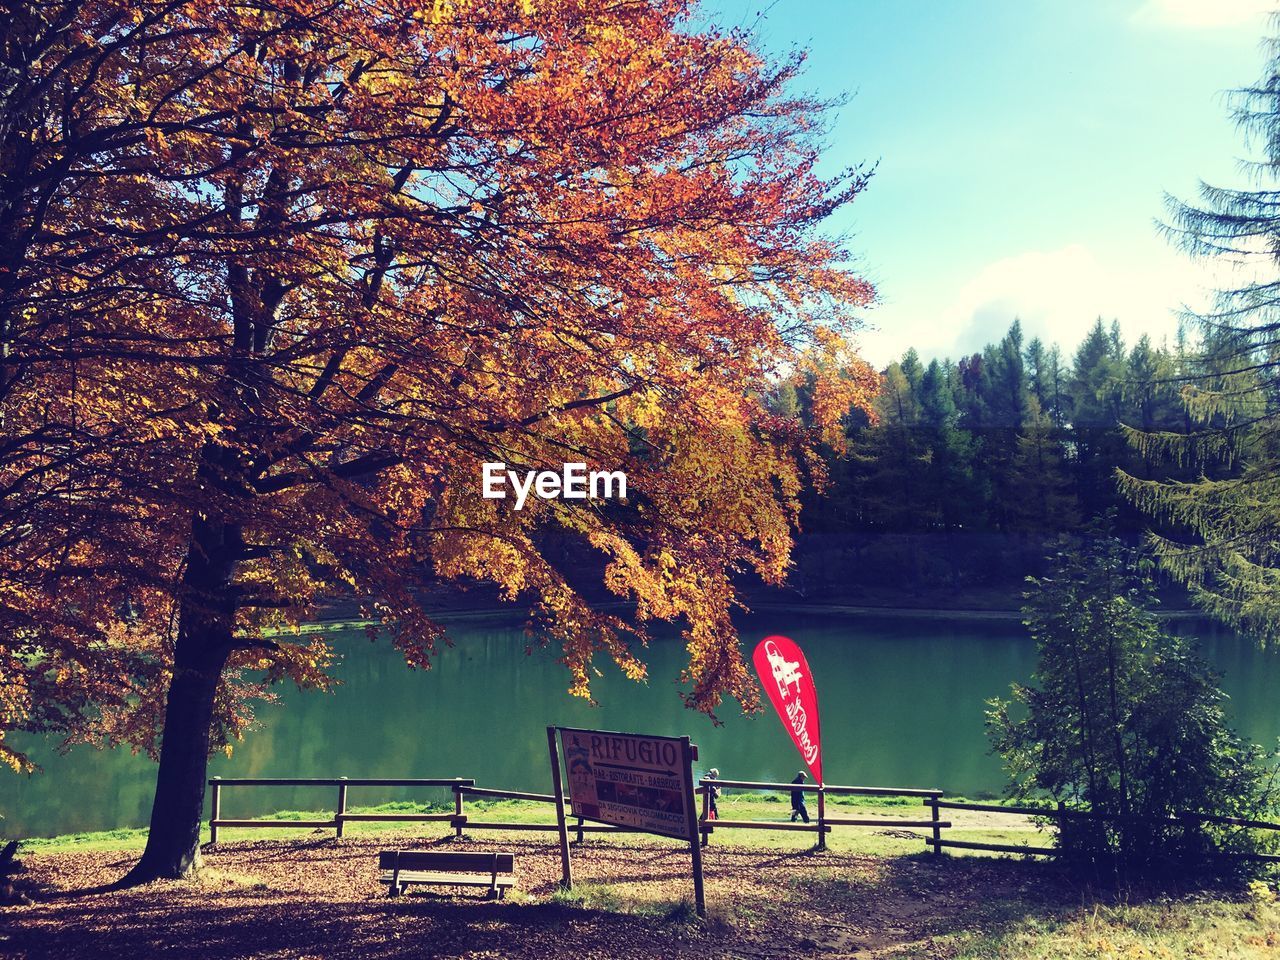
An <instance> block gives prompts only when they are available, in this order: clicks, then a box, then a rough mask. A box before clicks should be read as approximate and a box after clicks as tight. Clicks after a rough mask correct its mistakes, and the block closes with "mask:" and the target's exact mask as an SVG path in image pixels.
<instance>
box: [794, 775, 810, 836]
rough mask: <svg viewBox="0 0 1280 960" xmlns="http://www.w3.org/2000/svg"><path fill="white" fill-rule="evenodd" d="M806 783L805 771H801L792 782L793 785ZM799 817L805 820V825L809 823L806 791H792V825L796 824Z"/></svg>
mask: <svg viewBox="0 0 1280 960" xmlns="http://www.w3.org/2000/svg"><path fill="white" fill-rule="evenodd" d="M804 781H805V772H804V771H803V770H801V771H800V772H799V773H797V774H796V778H795V779H794V780H792V781H791V782H792V783H804ZM797 817H799V818H800V819H801V820H803V821H804V822H805V823H808V822H809V808H808V807H806V806H805V805H804V791H803V790H792V791H791V821H792V823H794V822H795V820H796V818H797Z"/></svg>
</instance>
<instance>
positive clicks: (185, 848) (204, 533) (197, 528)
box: [120, 516, 243, 885]
mask: <svg viewBox="0 0 1280 960" xmlns="http://www.w3.org/2000/svg"><path fill="white" fill-rule="evenodd" d="M242 547H243V541H242V540H241V539H240V530H239V528H238V527H236V526H234V525H232V524H228V523H226V522H224V521H219V520H212V519H209V518H207V517H200V516H197V517H196V518H195V520H194V521H193V523H192V537H191V546H190V549H189V551H188V555H187V569H186V573H185V575H184V577H183V583H182V588H183V589H182V595H181V598H180V601H179V612H178V639H177V643H176V644H175V646H174V657H173V677H172V679H171V680H170V681H169V693H168V698H167V700H166V703H165V713H164V731H163V734H162V739H161V744H160V767H159V770H158V771H157V774H156V793H155V799H154V801H153V802H152V806H151V826H150V830H149V832H148V834H147V846H146V849H145V850H144V851H143V853H142V858H141V859H140V860H139V861H138V863H137V865H136V866H134V868H133V869H132V870H130V871H129V873H128V875H127V876H125V878H124V879H123V880H121V881H120V882H121V884H122V885H131V884H136V883H146V882H147V881H150V880H156V879H162V878H173V879H177V878H182V877H187V876H190V875H191V874H192V873H193V872H194V871H195V870H196V869H197V868H198V867H199V866H200V825H201V822H202V821H203V819H204V790H205V783H206V779H207V774H208V766H209V744H210V736H211V733H212V730H213V704H214V698H215V696H216V694H217V691H218V683H219V681H220V680H221V678H222V668H223V666H224V665H225V664H226V661H227V656H228V655H229V654H230V652H231V649H232V646H233V644H234V627H235V612H236V603H235V593H234V590H233V588H232V580H233V575H234V571H235V565H236V562H237V561H238V559H239V557H240V555H241V551H240V548H242Z"/></svg>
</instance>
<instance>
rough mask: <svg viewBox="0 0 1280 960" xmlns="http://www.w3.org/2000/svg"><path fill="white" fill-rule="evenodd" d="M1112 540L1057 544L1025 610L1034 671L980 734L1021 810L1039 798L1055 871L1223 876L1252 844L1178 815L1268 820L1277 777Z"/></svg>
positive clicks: (1121, 877) (1255, 838) (1238, 833)
mask: <svg viewBox="0 0 1280 960" xmlns="http://www.w3.org/2000/svg"><path fill="white" fill-rule="evenodd" d="M1135 570H1136V567H1135V565H1134V564H1133V563H1132V558H1131V557H1130V556H1129V555H1128V554H1127V552H1126V551H1125V549H1124V548H1123V547H1122V546H1121V545H1120V544H1119V543H1118V542H1116V541H1114V540H1112V539H1110V538H1107V537H1105V536H1100V537H1097V538H1093V539H1090V540H1089V541H1087V543H1086V544H1083V545H1081V544H1075V545H1070V544H1068V545H1064V549H1063V550H1062V551H1061V552H1060V553H1059V554H1058V555H1057V556H1056V557H1055V558H1054V564H1053V572H1052V574H1051V575H1050V576H1048V577H1046V578H1044V579H1032V580H1030V581H1029V582H1030V583H1031V585H1032V589H1031V590H1029V591H1028V592H1027V594H1026V598H1027V602H1026V605H1025V606H1024V608H1023V613H1024V617H1025V621H1024V622H1025V623H1026V624H1027V626H1028V628H1029V629H1030V631H1031V634H1032V636H1033V637H1034V639H1035V641H1036V644H1037V647H1038V651H1039V661H1038V666H1037V670H1036V674H1035V677H1034V678H1033V680H1032V682H1031V684H1030V685H1027V686H1024V685H1020V684H1015V685H1014V687H1013V697H1012V700H1007V701H1006V700H998V699H997V700H992V701H990V702H989V703H988V707H989V709H988V713H987V724H988V733H989V734H990V736H991V738H992V742H993V747H994V750H995V752H997V753H999V754H1000V755H1001V756H1002V757H1003V759H1004V762H1005V766H1006V769H1007V770H1008V771H1009V774H1010V784H1009V789H1008V793H1009V794H1010V796H1013V797H1015V798H1029V797H1035V798H1038V799H1043V798H1044V797H1045V796H1046V795H1047V796H1048V797H1050V798H1052V799H1053V800H1056V801H1057V802H1058V803H1059V804H1060V806H1062V807H1063V809H1064V810H1065V811H1066V812H1067V813H1070V812H1072V811H1075V812H1078V813H1090V814H1093V815H1094V816H1091V817H1082V816H1078V817H1071V816H1066V817H1063V818H1062V819H1061V822H1060V828H1059V832H1058V845H1059V848H1060V849H1061V851H1062V856H1063V859H1064V860H1065V861H1066V862H1068V863H1069V864H1072V865H1074V866H1075V867H1076V868H1078V869H1082V870H1087V871H1089V872H1091V873H1093V874H1095V875H1096V876H1098V877H1099V878H1103V877H1109V878H1112V879H1115V880H1117V881H1120V882H1125V881H1126V880H1128V879H1130V878H1136V877H1138V876H1145V877H1147V878H1166V879H1176V878H1179V877H1184V876H1186V875H1189V874H1196V875H1203V874H1205V873H1221V872H1223V871H1224V870H1234V869H1236V868H1237V867H1240V866H1241V865H1242V864H1247V863H1248V861H1242V860H1239V859H1231V858H1227V857H1223V856H1222V854H1224V853H1247V852H1257V851H1258V849H1259V845H1260V844H1263V843H1266V842H1268V841H1265V840H1263V839H1262V838H1261V835H1260V834H1258V833H1257V832H1253V831H1249V830H1246V829H1242V828H1238V827H1230V826H1225V825H1219V824H1212V823H1206V822H1203V821H1200V820H1196V819H1193V818H1189V817H1187V816H1185V814H1187V813H1211V814H1220V815H1227V816H1233V817H1240V818H1245V819H1266V818H1267V817H1268V816H1270V815H1271V814H1273V813H1274V812H1275V811H1276V790H1275V783H1274V778H1275V771H1274V767H1271V769H1270V770H1269V769H1268V767H1269V766H1270V764H1269V763H1268V760H1269V758H1266V757H1265V756H1264V754H1263V751H1262V750H1261V749H1260V748H1259V747H1257V746H1254V745H1252V744H1247V743H1244V742H1243V741H1242V740H1241V739H1240V738H1239V737H1238V736H1237V735H1236V734H1235V733H1234V732H1233V731H1232V730H1231V729H1230V727H1229V726H1228V724H1227V720H1226V716H1225V714H1224V711H1223V701H1224V700H1225V699H1226V695H1225V694H1223V693H1222V691H1221V690H1220V689H1219V688H1218V685H1217V684H1218V678H1217V677H1216V676H1215V674H1214V673H1213V671H1212V670H1211V669H1210V668H1209V666H1208V665H1207V664H1206V663H1205V662H1204V661H1203V660H1202V659H1201V658H1200V657H1199V656H1198V655H1197V653H1196V652H1195V649H1194V647H1193V644H1192V643H1191V642H1190V641H1188V640H1185V639H1183V638H1180V637H1177V636H1174V635H1172V634H1170V633H1168V632H1167V631H1166V630H1164V629H1163V628H1162V627H1161V626H1160V624H1159V623H1158V622H1157V621H1156V619H1155V617H1154V616H1153V615H1152V614H1151V613H1150V612H1148V609H1147V607H1149V606H1150V605H1151V603H1152V602H1153V601H1152V597H1151V593H1150V584H1149V583H1148V582H1147V581H1146V580H1145V579H1144V578H1143V577H1141V576H1140V575H1138V574H1137V573H1135Z"/></svg>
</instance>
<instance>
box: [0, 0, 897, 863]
mask: <svg viewBox="0 0 1280 960" xmlns="http://www.w3.org/2000/svg"><path fill="white" fill-rule="evenodd" d="M11 22H12V24H13V25H12V26H11V27H9V28H8V29H9V33H8V34H6V37H5V41H4V42H5V48H4V49H5V56H6V58H7V60H6V69H7V70H8V71H9V72H8V73H6V75H5V83H6V84H9V86H7V87H6V89H5V101H4V110H5V116H4V119H3V123H4V124H5V126H4V128H3V130H2V131H0V133H2V134H3V136H4V137H5V140H4V149H5V151H6V153H5V158H6V167H8V166H9V164H11V163H13V164H25V167H21V168H17V167H15V168H14V169H17V170H18V172H17V173H12V172H11V171H10V170H9V169H7V170H6V179H5V185H4V187H5V191H6V193H5V197H4V202H5V204H6V205H5V207H4V211H3V215H4V218H5V220H4V222H3V224H0V226H3V228H4V230H5V231H6V234H5V237H6V242H7V241H8V238H9V237H12V236H21V238H22V245H21V247H18V248H12V247H9V246H6V255H9V254H10V252H11V251H12V250H15V249H16V250H17V251H18V253H17V255H16V256H10V257H9V259H7V260H6V262H5V264H4V270H3V273H2V274H0V282H2V283H3V295H4V302H3V304H0V309H2V310H3V315H4V317H5V326H4V328H3V331H2V333H3V346H4V355H3V357H4V365H3V380H0V384H3V385H4V388H5V390H6V391H7V392H5V393H4V394H3V395H0V402H3V410H2V411H0V415H2V416H3V418H4V420H3V422H4V443H5V449H6V450H7V451H8V454H7V459H6V461H5V464H4V466H3V470H4V473H3V477H2V478H0V482H2V483H3V484H4V485H5V489H6V490H12V491H15V495H14V496H12V497H9V496H6V504H5V512H4V513H3V515H2V517H3V524H4V525H3V531H2V532H0V550H2V551H3V564H2V565H0V591H3V592H4V596H3V599H4V606H5V607H6V608H8V609H16V610H19V611H22V615H21V616H18V617H11V620H12V623H11V625H12V626H13V627H14V629H12V630H10V631H8V632H7V633H6V635H5V636H4V637H3V639H0V664H2V666H3V670H4V674H5V676H4V684H3V689H4V690H5V691H6V693H5V700H4V703H3V705H2V706H3V714H2V716H3V721H4V725H5V726H6V727H7V728H10V729H13V728H32V727H34V728H37V729H49V730H52V729H62V730H67V731H69V732H71V733H72V734H78V735H81V736H86V737H98V738H101V737H106V738H107V739H109V740H111V741H116V742H128V743H133V744H137V745H142V746H144V747H146V748H148V749H152V750H154V751H155V752H156V755H157V756H158V758H159V768H158V776H157V786H156V796H155V802H154V806H153V812H152V818H151V828H150V833H149V837H148V843H147V847H146V850H145V852H144V854H143V856H142V858H141V860H140V862H139V863H138V865H137V866H136V868H135V869H134V870H133V871H132V873H131V879H132V880H135V881H140V880H146V879H149V878H152V877H157V876H182V875H185V874H186V873H188V872H189V871H190V870H191V869H193V868H194V867H195V866H196V865H197V864H198V860H199V850H198V836H199V823H200V818H201V808H202V803H203V796H204V783H205V776H206V760H207V754H208V752H209V750H210V748H211V747H217V746H219V745H222V744H228V743H231V742H233V741H234V739H235V738H236V737H238V736H240V735H241V733H242V732H243V730H244V727H245V725H246V723H247V722H248V721H249V719H250V718H251V716H252V713H251V709H250V701H251V700H252V698H254V697H256V696H261V695H264V693H265V692H266V689H267V686H268V685H269V684H270V682H273V681H277V680H282V679H285V678H291V679H293V680H295V681H297V682H299V683H301V684H304V685H321V686H323V685H324V684H325V683H326V675H325V669H324V668H325V666H326V663H327V658H328V652H327V648H326V647H325V646H324V644H323V642H322V641H321V640H320V639H319V638H317V637H314V636H308V635H307V634H306V632H305V630H303V631H302V632H301V633H300V634H296V635H295V633H294V632H293V628H296V627H297V626H298V625H300V624H303V623H305V622H306V621H307V618H308V617H309V616H310V615H312V614H313V613H314V610H315V605H316V603H317V602H319V601H322V600H327V599H331V598H334V597H337V596H343V595H347V596H352V597H354V598H355V599H357V600H358V601H359V603H360V604H361V605H362V607H363V608H364V610H365V611H366V613H367V614H368V615H370V616H371V617H373V618H376V619H378V620H380V621H382V622H384V623H385V624H386V631H385V632H386V633H387V634H389V635H390V637H391V639H392V642H394V643H395V644H396V645H397V646H398V647H399V648H400V649H401V650H402V651H403V653H404V655H405V658H406V660H407V661H408V662H409V663H410V664H411V665H418V666H425V665H427V664H429V662H430V660H431V657H432V656H433V654H434V653H435V652H436V651H437V650H438V648H439V646H440V644H441V643H443V642H445V637H444V632H443V630H442V628H441V627H440V626H439V625H438V624H437V623H436V622H435V621H434V620H433V619H432V617H431V611H430V610H429V609H425V608H424V606H423V604H422V602H421V600H420V597H421V594H420V593H419V592H418V591H417V590H415V584H416V583H417V582H418V581H419V580H420V579H421V578H422V576H423V575H425V574H430V575H432V576H435V577H440V578H445V579H456V578H475V579H479V580H486V581H490V582H492V583H495V584H497V585H498V586H499V587H500V588H501V590H502V592H503V594H504V595H505V596H507V597H509V598H511V599H513V600H515V599H519V600H520V601H522V602H524V603H526V604H527V605H528V606H529V608H530V616H531V627H532V628H533V629H534V631H535V633H536V634H537V635H538V636H540V637H541V638H542V639H543V641H544V642H548V643H555V644H557V645H558V648H559V650H560V656H561V659H562V660H563V662H564V664H565V666H566V667H567V669H568V671H569V675H570V681H571V687H572V690H573V692H574V693H576V694H579V695H582V696H589V694H590V679H591V676H592V675H593V673H594V671H595V670H596V669H597V667H596V666H595V661H594V658H595V657H596V655H597V654H605V655H607V656H609V657H611V658H612V659H613V660H614V661H616V663H617V664H618V665H619V666H620V667H621V669H622V670H623V671H624V672H625V673H626V674H628V675H629V676H632V677H635V678H641V677H643V676H644V666H643V663H642V661H641V660H640V658H639V656H638V655H637V652H636V647H637V645H642V644H643V643H644V641H645V638H646V624H647V623H648V622H649V621H652V620H654V619H661V620H679V621H681V622H682V623H683V625H684V631H685V639H686V642H687V645H688V652H689V662H688V666H687V668H686V670H685V672H684V676H683V681H684V684H685V690H684V694H683V695H684V697H685V699H686V701H687V703H688V704H689V705H690V706H691V707H694V708H697V709H699V710H703V711H707V712H710V711H712V710H714V709H715V708H716V707H717V705H718V704H719V703H720V702H721V700H722V698H723V697H724V696H726V695H730V696H735V697H737V698H739V699H740V700H742V701H744V702H746V703H751V702H752V700H753V692H752V688H751V685H750V682H749V679H748V673H747V670H746V668H745V666H744V663H743V660H742V656H741V652H740V650H739V646H738V642H737V637H736V634H735V632H734V628H733V625H732V623H731V621H730V612H731V610H732V609H733V607H734V604H735V593H734V588H733V586H732V583H731V577H732V576H733V575H734V574H735V573H736V572H738V571H740V570H744V569H750V570H754V571H755V572H756V573H757V574H759V575H760V576H762V577H764V578H765V579H766V580H770V581H777V580H779V579H780V578H782V577H783V576H784V575H785V573H786V570H787V565H788V556H789V552H790V549H791V544H792V532H793V529H794V526H795V523H796V520H797V511H798V497H799V493H800V488H801V482H802V467H801V464H802V463H805V462H811V461H812V455H811V453H810V451H811V450H812V445H813V444H814V443H815V442H816V441H817V438H818V437H819V436H820V435H826V436H828V438H830V437H832V436H835V435H836V433H838V429H837V428H836V427H835V421H837V420H839V418H840V417H842V416H843V415H844V414H846V413H847V412H848V411H849V410H850V409H851V408H856V407H864V408H865V407H866V406H867V405H868V404H869V401H870V395H871V393H872V392H873V391H874V389H875V387H876V381H875V378H874V377H873V376H872V375H871V374H870V372H869V371H862V372H860V373H858V374H857V375H854V376H848V375H841V376H830V375H827V373H824V370H827V369H828V368H827V367H824V366H823V365H821V364H815V366H814V373H815V375H816V376H817V377H818V380H819V383H820V385H819V387H818V388H817V390H816V391H815V394H814V395H815V397H817V398H818V400H817V402H816V403H815V405H814V410H815V418H814V422H813V423H812V424H811V428H810V429H802V428H801V426H800V425H799V424H798V423H797V421H796V420H795V419H794V418H788V417H783V416H779V415H777V414H776V413H773V412H770V411H768V410H767V409H766V408H765V406H764V404H763V402H762V398H763V397H765V396H766V395H767V393H768V391H769V390H770V389H771V387H772V386H773V385H775V384H776V382H777V378H778V377H779V376H780V375H782V374H785V373H786V372H787V371H788V370H789V369H794V366H795V364H797V363H798V362H800V360H801V358H802V357H803V356H804V354H805V352H806V351H814V350H816V351H818V352H819V353H824V352H825V353H828V354H833V355H834V354H836V353H838V352H840V351H841V350H847V347H845V346H842V345H841V343H842V341H841V340H840V337H841V335H842V333H843V332H844V331H847V330H848V328H849V327H850V326H851V320H850V314H849V308H850V307H851V306H854V305H859V304H864V303H866V302H867V300H868V299H869V298H870V296H871V291H870V289H869V287H868V286H867V285H866V284H865V283H863V282H862V281H860V280H859V279H857V278H856V277H855V276H853V275H851V274H850V273H849V272H848V270H847V267H846V264H845V262H844V253H843V251H842V250H841V249H840V248H839V247H838V246H837V245H836V244H833V243H832V242H830V241H828V240H826V239H823V238H822V237H821V236H820V235H818V234H817V233H816V232H815V228H816V227H817V226H818V225H819V224H820V223H821V222H822V221H823V220H824V218H826V217H827V216H828V215H829V214H830V213H831V212H832V211H833V210H835V209H837V208H838V207H839V206H841V205H842V204H844V203H846V202H848V201H849V200H850V199H852V197H853V196H854V195H855V194H856V193H857V192H858V191H859V190H860V189H861V187H862V186H863V183H864V179H865V178H864V177H863V176H861V175H860V174H859V173H858V172H857V171H856V170H855V171H851V172H849V173H846V174H843V175H839V176H836V177H834V178H828V179H824V178H821V177H819V176H818V174H817V173H816V172H815V164H816V160H817V154H816V141H815V139H814V134H815V132H816V131H817V130H818V129H819V127H820V123H819V121H820V112H821V106H822V105H821V104H819V103H817V102H814V101H812V100H809V99H805V98H800V97H796V96H793V95H791V94H790V93H789V92H788V82H789V81H790V80H791V79H792V77H793V76H794V75H795V74H796V72H797V70H798V69H799V67H800V61H799V58H793V59H787V60H785V61H783V62H781V63H774V62H770V61H769V60H767V59H765V58H763V57H762V56H760V55H759V54H758V53H757V52H755V51H754V50H753V49H752V48H751V46H750V44H749V43H748V42H747V40H746V38H745V37H743V36H741V35H738V34H732V33H730V34H726V33H722V32H719V31H717V30H714V29H710V28H705V27H700V26H695V20H694V18H693V17H692V11H691V10H690V9H689V5H688V4H687V3H684V2H680V0H645V2H635V3H627V4H612V5H596V4H589V5H583V4H580V3H576V2H567V0H563V2H561V0H534V2H525V3H513V2H510V0H456V2H452V3H440V2H435V3H427V2H424V0H408V2H394V0H393V2H389V3H375V2H361V0H346V2H341V3H334V4H329V5H323V4H314V3H311V2H308V0H281V2H260V3H259V2H250V3H247V4H226V3H222V2H220V0H186V2H177V3H163V2H155V0H137V2H133V3H129V4H123V3H119V2H116V0H85V2H66V3H63V4H53V5H45V6H44V7H43V8H41V9H40V11H39V12H38V13H30V12H29V15H24V17H18V18H16V19H11ZM10 81H13V82H12V83H11V82H10ZM14 131H17V132H16V133H15V132H14ZM32 185H34V189H33V188H32ZM812 355H813V354H812V353H810V356H812ZM842 367H843V369H845V370H848V369H849V365H848V364H847V363H846V364H843V365H842ZM833 431H835V432H833ZM497 460H501V461H505V462H507V463H508V464H510V465H512V466H513V467H519V468H525V469H528V468H538V467H550V466H552V465H556V464H559V463H562V462H564V461H565V460H574V461H583V462H586V463H588V464H589V465H590V466H591V467H592V468H599V467H607V468H609V469H623V470H625V471H626V472H627V474H628V490H629V494H630V496H629V498H628V499H627V501H626V502H624V503H593V504H591V505H590V506H589V507H588V508H570V507H569V506H568V505H567V504H566V503H565V502H559V501H538V502H536V503H534V502H531V503H530V504H528V505H527V506H526V507H525V509H524V510H522V511H518V512H517V511H515V510H514V509H513V508H512V503H511V501H500V500H486V499H482V498H481V497H480V495H479V491H480V482H479V481H480V465H481V464H482V463H484V462H487V461H497ZM28 494H30V495H28ZM50 505H53V506H54V507H55V508H56V509H47V508H48V507H49V506H50ZM549 529H555V530H558V531H560V532H561V533H563V534H565V535H569V536H572V537H575V538H577V539H579V540H580V541H581V542H583V543H584V544H587V545H589V546H590V547H591V548H593V549H594V550H595V551H596V553H597V555H598V556H599V557H600V559H601V566H602V569H603V571H604V583H605V585H606V586H607V587H608V589H610V590H611V591H613V592H614V593H615V594H617V595H618V596H620V597H624V598H629V599H631V600H633V601H634V604H635V615H634V617H627V618H623V617H621V616H618V615H613V614H605V613H601V612H599V611H597V610H595V609H593V608H591V607H590V606H589V605H588V604H587V603H586V602H585V601H584V600H583V598H582V597H581V596H580V595H579V594H578V593H577V592H576V591H575V590H574V589H573V588H572V587H571V586H570V584H569V582H568V581H567V580H566V578H565V576H564V573H563V571H562V570H560V569H558V568H557V567H556V565H555V564H554V563H553V562H551V561H550V560H549V559H548V558H547V557H546V556H544V555H543V553H542V552H541V551H540V548H539V542H540V534H541V533H542V532H544V531H546V530H549ZM6 616H8V614H6ZM86 627H88V628H89V629H84V628H86ZM63 683H65V684H66V687H67V690H68V691H71V692H69V693H68V694H66V695H63V694H60V693H58V692H57V689H55V688H59V686H60V685H61V684H63ZM11 691H23V692H22V693H21V694H20V695H14V694H13V693H12V692H11ZM58 703H61V704H62V706H61V707H58V708H56V709H55V708H53V707H51V706H50V705H52V704H58ZM14 762H18V763H20V762H21V758H16V757H15V758H14Z"/></svg>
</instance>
